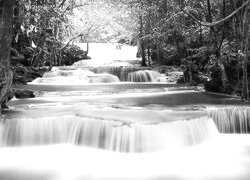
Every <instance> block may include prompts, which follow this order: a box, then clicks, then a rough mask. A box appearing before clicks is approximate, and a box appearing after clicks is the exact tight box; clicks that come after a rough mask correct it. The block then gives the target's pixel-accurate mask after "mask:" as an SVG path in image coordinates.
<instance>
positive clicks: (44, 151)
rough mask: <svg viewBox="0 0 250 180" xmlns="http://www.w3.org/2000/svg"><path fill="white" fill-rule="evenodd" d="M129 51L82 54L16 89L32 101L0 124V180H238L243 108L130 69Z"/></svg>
mask: <svg viewBox="0 0 250 180" xmlns="http://www.w3.org/2000/svg"><path fill="white" fill-rule="evenodd" d="M78 45H79V46H81V47H82V48H85V46H86V45H85V44H78ZM136 51H137V47H131V46H127V45H120V44H101V43H94V44H90V52H89V55H90V56H91V57H92V59H91V60H82V61H79V62H77V63H75V64H74V65H72V66H62V67H54V68H53V69H52V70H51V71H50V72H47V73H45V74H44V76H43V77H42V78H38V79H36V80H34V81H33V82H31V83H29V84H28V85H25V86H23V87H19V88H25V89H31V90H33V91H35V94H36V98H33V99H13V100H12V101H10V102H9V103H8V106H9V107H10V109H9V110H6V111H5V112H4V113H3V114H2V116H1V121H0V160H1V161H0V180H112V179H113V180H118V179H119V180H145V179H146V180H168V179H171V180H172V179H174V180H187V179H188V180H194V179H202V180H215V179H218V180H219V179H223V180H224V179H228V180H248V179H249V178H250V171H249V169H250V135H249V132H250V107H248V106H246V105H244V104H243V103H242V102H241V100H240V99H239V98H237V97H232V96H226V95H219V94H211V93H206V92H204V90H203V88H202V87H190V86H185V85H180V84H176V82H175V78H176V77H177V76H179V75H180V74H181V73H180V72H175V71H173V70H172V71H170V70H166V71H164V72H163V71H161V70H159V69H151V68H144V67H140V66H139V64H138V62H139V61H140V60H139V59H137V58H136Z"/></svg>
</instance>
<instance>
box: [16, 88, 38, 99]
mask: <svg viewBox="0 0 250 180" xmlns="http://www.w3.org/2000/svg"><path fill="white" fill-rule="evenodd" d="M13 91H14V95H15V97H16V98H17V99H28V98H35V94H34V92H33V91H31V90H27V89H13Z"/></svg>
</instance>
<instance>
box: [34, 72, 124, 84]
mask: <svg viewBox="0 0 250 180" xmlns="http://www.w3.org/2000/svg"><path fill="white" fill-rule="evenodd" d="M114 82H120V80H119V78H118V77H117V76H115V75H112V74H107V73H101V74H95V73H93V72H91V71H89V70H82V69H76V70H61V69H59V68H54V69H53V70H52V71H50V72H46V73H45V74H44V75H43V77H42V78H37V79H36V80H34V81H33V82H31V83H30V84H41V85H82V84H88V83H114Z"/></svg>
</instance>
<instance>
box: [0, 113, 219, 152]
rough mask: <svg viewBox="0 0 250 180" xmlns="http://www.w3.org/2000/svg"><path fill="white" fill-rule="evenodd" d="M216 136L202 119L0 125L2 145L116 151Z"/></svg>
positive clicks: (159, 147)
mask: <svg viewBox="0 0 250 180" xmlns="http://www.w3.org/2000/svg"><path fill="white" fill-rule="evenodd" d="M215 134H217V128H216V127H215V125H214V123H213V120H212V119H210V118H207V117H201V118H197V119H192V120H186V121H175V122H166V123H160V124H136V123H132V124H126V123H124V122H121V121H108V120H101V119H93V118H86V117H81V116H62V117H50V118H49V117H45V118H33V119H32V118H30V119H27V118H22V119H10V120H7V121H5V122H2V123H1V126H0V144H1V146H31V145H32V146H34V145H46V144H64V143H69V144H75V145H87V146H91V147H95V148H102V149H107V150H112V151H118V152H151V151H159V150H165V149H171V148H174V147H184V146H192V145H196V144H200V143H202V142H204V141H205V140H207V139H209V138H210V137H212V136H213V135H215Z"/></svg>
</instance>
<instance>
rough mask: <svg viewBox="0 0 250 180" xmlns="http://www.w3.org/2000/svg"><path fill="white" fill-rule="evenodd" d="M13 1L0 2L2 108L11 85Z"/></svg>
mask: <svg viewBox="0 0 250 180" xmlns="http://www.w3.org/2000/svg"><path fill="white" fill-rule="evenodd" d="M14 5H15V0H0V105H1V107H0V108H2V107H3V106H4V103H5V101H6V99H7V98H8V97H7V95H8V93H9V92H10V89H11V85H12V76H13V75H12V71H11V69H10V47H11V42H12V30H13V16H14Z"/></svg>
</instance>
